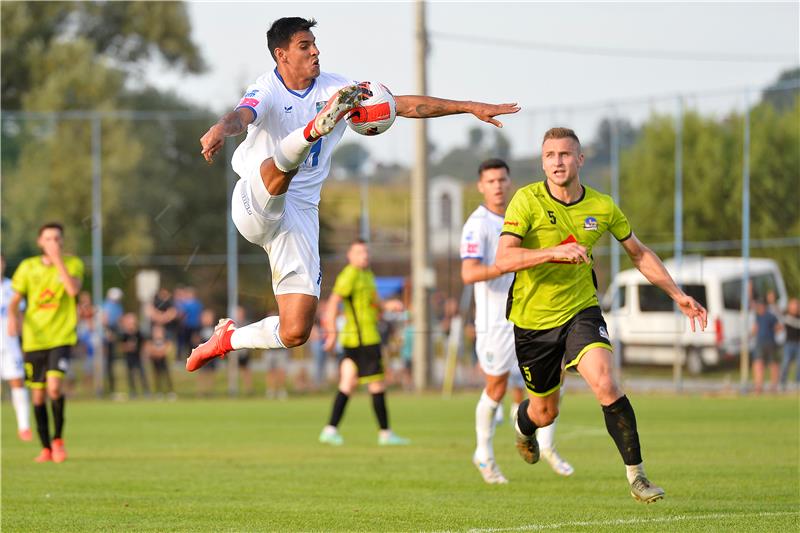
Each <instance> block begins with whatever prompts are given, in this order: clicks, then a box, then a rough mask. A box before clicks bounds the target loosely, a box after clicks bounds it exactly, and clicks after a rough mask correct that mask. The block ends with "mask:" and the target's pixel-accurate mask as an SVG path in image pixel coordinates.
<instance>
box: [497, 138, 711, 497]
mask: <svg viewBox="0 0 800 533" xmlns="http://www.w3.org/2000/svg"><path fill="white" fill-rule="evenodd" d="M583 160H584V156H583V153H582V152H581V145H580V141H579V140H578V137H577V135H575V132H574V131H572V130H570V129H567V128H553V129H551V130H549V131H548V132H547V133H545V136H544V141H543V143H542V168H543V169H544V173H545V176H546V179H545V181H542V182H537V183H532V184H530V185H528V186H526V187H523V188H521V189H520V190H518V191H517V193H516V194H515V195H514V197H513V198H512V199H511V203H510V204H509V206H508V209H507V210H506V214H505V219H504V222H503V231H502V235H501V237H500V244H499V246H498V250H497V257H496V265H497V266H498V268H500V270H501V271H503V272H515V273H516V275H515V279H514V282H513V284H512V286H511V290H510V291H509V294H508V304H507V307H506V309H507V314H508V318H509V320H510V321H511V322H513V323H514V337H515V345H516V351H517V360H518V363H519V367H520V370H521V371H522V375H523V377H524V379H525V384H526V386H527V388H528V399H527V400H525V401H524V402H522V403H521V404H520V407H519V409H518V411H517V416H516V417H515V418H516V421H515V429H516V431H517V450H518V451H519V453H520V455H521V456H522V458H523V459H524V460H525V461H527V462H528V463H535V462H537V461H538V460H539V446H538V444H537V442H536V437H535V431H536V429H537V428H538V427H543V426H547V425H549V424H551V423H552V422H553V420H555V418H556V416H557V415H558V399H559V389H560V387H561V383H562V379H563V373H564V369H565V368H566V369H570V368H572V369H577V371H578V372H579V373H580V375H581V376H582V377H583V379H584V380H585V381H586V382H587V384H588V385H589V387H590V388H591V389H592V392H594V394H595V397H596V398H597V400H598V401H599V402H600V405H601V406H602V408H603V414H604V416H605V422H606V428H607V429H608V433H609V434H610V435H611V438H612V439H613V440H614V443H615V444H616V445H617V449H618V450H619V452H620V455H621V456H622V459H623V462H624V463H625V466H626V472H627V477H628V483H629V484H630V490H631V495H632V496H633V497H634V498H635V499H636V500H638V501H642V502H647V503H650V502H653V501H656V500H659V499H661V498H663V497H664V491H663V489H661V488H660V487H657V486H656V485H654V484H652V483H651V482H650V481H649V480H648V479H647V477H646V475H645V472H644V466H643V463H642V455H641V451H640V446H639V434H638V432H637V430H636V416H635V415H634V412H633V407H632V406H631V403H630V401H628V398H627V396H625V394H624V393H623V392H622V390H621V389H620V387H619V385H618V384H617V383H616V381H615V379H614V374H613V372H612V367H613V359H612V357H611V342H610V340H609V336H608V331H607V329H606V323H605V321H604V320H603V315H602V313H601V312H600V308H599V307H598V301H597V296H596V294H595V291H596V286H595V285H596V283H595V280H594V273H593V271H592V263H593V259H592V247H593V246H594V245H595V244H596V243H597V241H598V240H599V239H600V237H601V236H602V235H603V233H605V232H606V231H608V232H610V233H611V234H612V235H613V236H614V238H616V239H617V240H618V241H619V242H620V243H621V244H622V247H623V248H624V249H625V251H626V252H627V254H628V256H629V257H630V259H631V261H632V262H633V264H634V265H635V266H636V268H638V269H639V271H641V272H642V274H644V276H645V278H647V279H648V281H650V283H652V284H653V285H656V286H657V287H660V288H661V289H663V290H664V291H665V292H666V293H667V294H668V295H669V296H670V297H671V298H672V299H673V300H674V301H675V303H676V304H677V305H678V307H679V308H680V310H681V311H682V312H683V313H684V314H685V315H686V316H687V317H689V323H690V325H691V328H692V331H694V330H695V320H697V322H698V324H699V325H700V328H701V329H705V327H706V321H707V314H706V310H705V309H704V308H703V307H702V306H701V305H700V304H698V303H697V302H696V301H695V300H694V299H693V298H692V297H690V296H687V295H686V294H685V293H684V292H683V291H682V290H681V289H680V287H678V286H677V285H676V284H675V281H674V280H673V279H672V277H671V276H670V275H669V273H668V272H667V270H666V268H664V265H663V263H662V262H661V260H660V259H659V258H658V256H657V255H656V254H655V253H653V252H652V251H651V250H650V249H649V248H647V247H646V246H645V245H644V244H642V243H641V242H640V241H639V240H638V239H637V238H636V236H635V235H634V234H633V232H632V231H631V227H630V224H629V223H628V220H627V219H626V218H625V215H624V214H622V211H620V209H619V207H617V206H616V205H615V203H614V201H613V200H612V199H611V197H609V196H607V195H605V194H601V193H599V192H597V191H595V190H593V189H591V188H589V187H587V186H585V185H583V184H581V181H580V176H579V171H580V168H581V166H582V165H583Z"/></svg>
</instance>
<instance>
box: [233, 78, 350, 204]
mask: <svg viewBox="0 0 800 533" xmlns="http://www.w3.org/2000/svg"><path fill="white" fill-rule="evenodd" d="M352 83H355V82H354V81H352V80H350V79H349V78H345V77H343V76H340V75H338V74H330V73H327V72H323V73H321V74H320V75H319V76H318V77H317V78H316V79H315V80H314V81H313V82H311V85H310V86H309V87H308V88H307V89H305V90H303V91H300V92H298V91H293V90H291V89H288V88H287V87H286V85H284V83H283V79H282V78H281V75H280V74H278V70H277V69H275V70H273V71H272V72H268V73H266V74H264V75H262V76H261V77H259V78H258V79H257V80H256V82H255V83H254V84H252V85H250V86H249V87H248V88H247V91H246V92H245V94H244V96H243V97H242V99H241V101H240V102H239V104H238V105H237V106H236V108H237V109H238V108H240V107H246V108H248V109H251V110H252V111H253V112H254V113H255V115H256V118H255V120H254V121H253V122H252V123H251V124H249V125H248V126H247V138H246V139H245V140H244V141H242V143H241V144H240V145H239V146H238V148H236V152H234V154H233V160H232V161H231V166H232V167H233V170H235V171H236V173H237V174H239V176H241V177H242V178H244V179H248V178H250V177H252V176H258V175H259V174H258V173H259V169H260V167H261V163H262V162H263V161H264V160H265V159H267V158H269V157H272V156H273V155H274V154H275V150H276V148H277V146H278V144H279V143H280V141H281V140H282V139H283V138H284V137H286V136H287V135H289V133H291V132H292V131H294V130H296V129H298V128H303V127H305V126H306V124H308V123H309V122H310V121H311V120H312V119H313V118H314V117H315V116H316V114H317V113H318V112H319V111H320V110H321V109H322V108H323V107H324V106H325V103H326V102H327V101H328V99H329V98H330V97H331V96H333V94H334V93H335V92H336V91H338V90H339V89H341V88H342V87H345V86H346V85H350V84H352ZM346 127H347V125H346V123H345V121H344V120H342V121H341V122H339V124H337V125H336V127H335V128H334V129H333V131H332V132H331V133H329V134H328V135H326V136H324V137H322V138H320V139H319V140H318V141H317V142H316V143H315V144H314V146H313V147H312V148H311V153H309V155H308V158H306V160H305V162H304V163H303V164H301V165H300V167H299V168H298V172H297V174H296V175H295V176H294V177H293V178H292V181H291V184H290V185H289V191H288V192H287V200H288V199H291V201H293V202H295V205H297V206H298V207H299V208H303V207H316V206H317V205H319V198H320V190H321V189H322V182H323V181H325V178H327V177H328V172H329V171H330V168H331V155H332V154H333V150H334V148H336V145H337V144H338V143H339V140H341V138H342V135H343V134H344V130H345V128H346Z"/></svg>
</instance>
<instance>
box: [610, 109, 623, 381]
mask: <svg viewBox="0 0 800 533" xmlns="http://www.w3.org/2000/svg"><path fill="white" fill-rule="evenodd" d="M610 141H611V147H610V148H611V198H612V199H613V200H614V203H615V204H616V205H619V202H620V200H619V118H618V116H617V110H616V108H615V109H613V110H612V113H611V139H610ZM619 249H620V245H619V242H618V241H617V240H616V239H614V238H612V239H611V284H610V285H611V290H612V291H613V292H612V293H611V296H612V298H611V314H612V316H613V317H614V324H615V327H616V329H617V331H615V332H614V336H613V338H612V341H611V345H612V347H613V348H614V377H615V379H616V380H617V382H618V383H621V382H622V342H620V340H619V335H620V329H621V328H620V326H619V324H620V320H619V306H620V303H621V302H620V301H619V289H618V288H617V287H615V286H614V280H615V279H617V274H619V251H620V250H619Z"/></svg>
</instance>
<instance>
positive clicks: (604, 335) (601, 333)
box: [599, 326, 611, 340]
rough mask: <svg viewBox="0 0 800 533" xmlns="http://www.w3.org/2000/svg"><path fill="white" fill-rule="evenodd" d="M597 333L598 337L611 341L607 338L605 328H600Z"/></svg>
mask: <svg viewBox="0 0 800 533" xmlns="http://www.w3.org/2000/svg"><path fill="white" fill-rule="evenodd" d="M599 332H600V336H601V337H603V338H604V339H605V340H611V339H609V338H608V331H606V328H604V327H603V326H600V329H599Z"/></svg>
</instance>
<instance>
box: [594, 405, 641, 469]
mask: <svg viewBox="0 0 800 533" xmlns="http://www.w3.org/2000/svg"><path fill="white" fill-rule="evenodd" d="M603 415H604V416H605V418H606V429H607V430H608V434H609V435H611V438H612V439H614V443H615V444H616V445H617V449H618V450H619V454H620V455H621V456H622V461H623V462H624V463H625V464H626V465H638V464H639V463H641V462H642V452H641V450H640V449H639V433H638V432H637V431H636V415H635V414H634V413H633V406H631V402H630V401H628V397H627V396H622V397H621V398H619V399H618V400H617V401H615V402H614V403H612V404H611V405H604V406H603Z"/></svg>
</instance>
